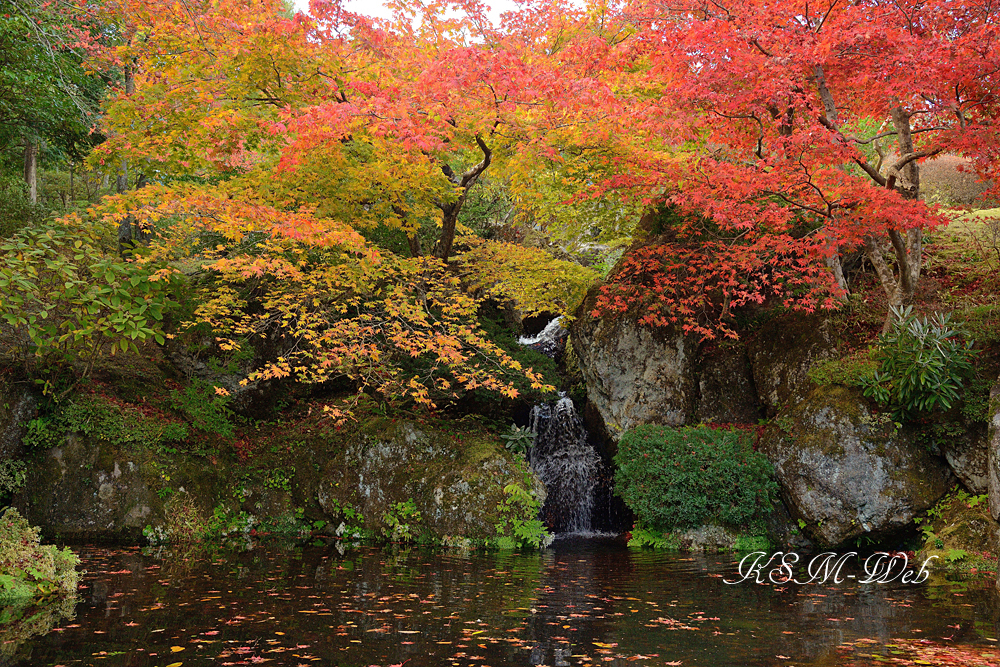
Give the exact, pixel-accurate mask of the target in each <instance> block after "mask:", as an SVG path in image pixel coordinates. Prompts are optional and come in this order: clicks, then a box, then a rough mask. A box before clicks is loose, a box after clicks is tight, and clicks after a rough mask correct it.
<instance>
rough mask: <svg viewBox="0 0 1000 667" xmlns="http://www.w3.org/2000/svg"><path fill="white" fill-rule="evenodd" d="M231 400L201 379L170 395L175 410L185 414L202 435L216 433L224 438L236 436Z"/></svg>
mask: <svg viewBox="0 0 1000 667" xmlns="http://www.w3.org/2000/svg"><path fill="white" fill-rule="evenodd" d="M229 400H230V397H229V394H228V393H222V394H220V393H217V392H216V389H215V385H213V384H212V383H211V382H208V381H206V380H201V379H195V380H192V382H191V384H189V385H188V386H187V387H185V388H184V389H182V390H179V391H172V392H171V393H170V402H171V404H172V405H173V407H174V409H176V410H179V411H180V412H182V413H184V416H185V417H187V419H188V421H190V422H191V425H192V426H194V427H195V428H196V429H198V430H199V431H201V432H202V433H214V434H216V435H219V436H221V437H223V438H232V437H233V436H234V435H235V434H236V429H235V427H234V426H233V423H232V421H231V420H232V417H233V412H232V410H230V409H229V407H228V405H229Z"/></svg>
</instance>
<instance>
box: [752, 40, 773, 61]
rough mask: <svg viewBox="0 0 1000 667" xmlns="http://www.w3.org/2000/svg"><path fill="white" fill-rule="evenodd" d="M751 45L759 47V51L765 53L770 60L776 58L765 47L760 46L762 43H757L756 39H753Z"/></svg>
mask: <svg viewBox="0 0 1000 667" xmlns="http://www.w3.org/2000/svg"><path fill="white" fill-rule="evenodd" d="M750 43H751V44H753V45H754V46H755V47H757V50H758V51H760V52H761V53H763V54H764V55H765V56H767V57H768V58H773V57H774V56H773V55H771V53H770V52H769V51H768V50H767V49H765V48H764V47H763V46H761V45H760V42H759V41H757V38H756V37H754V38H753V39H751V40H750Z"/></svg>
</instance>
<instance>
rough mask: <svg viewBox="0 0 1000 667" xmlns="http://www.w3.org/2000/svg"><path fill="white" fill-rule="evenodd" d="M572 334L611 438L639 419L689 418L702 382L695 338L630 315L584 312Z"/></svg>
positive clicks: (674, 422) (670, 421)
mask: <svg viewBox="0 0 1000 667" xmlns="http://www.w3.org/2000/svg"><path fill="white" fill-rule="evenodd" d="M585 305H586V304H585ZM584 312H587V309H584ZM571 336H572V341H573V349H574V351H575V352H576V355H577V359H578V361H579V365H580V371H581V372H582V374H583V378H584V381H585V382H586V384H587V398H588V399H589V400H590V402H591V403H592V404H593V406H594V407H595V408H597V410H598V412H599V413H600V414H601V417H602V418H603V419H604V424H605V426H606V428H607V432H608V433H609V435H610V436H611V437H612V438H614V439H615V440H617V439H618V438H619V437H620V436H621V434H622V433H624V432H625V431H627V430H628V429H630V428H632V427H633V426H638V425H639V424H663V425H665V426H681V425H683V424H686V423H687V422H688V420H689V419H690V417H691V414H692V413H693V411H694V403H695V400H696V397H697V386H698V385H697V382H696V380H695V377H694V367H695V361H696V360H695V357H694V354H695V352H696V350H697V345H696V343H695V341H692V340H689V339H687V338H684V337H683V336H678V335H671V334H668V333H665V332H662V331H658V330H654V329H651V328H649V327H645V326H642V325H640V324H639V323H638V322H637V321H636V320H635V319H634V318H631V317H628V316H623V317H619V318H594V317H590V316H589V315H584V316H582V317H580V318H578V319H577V320H576V321H575V322H574V323H573V327H572V330H571Z"/></svg>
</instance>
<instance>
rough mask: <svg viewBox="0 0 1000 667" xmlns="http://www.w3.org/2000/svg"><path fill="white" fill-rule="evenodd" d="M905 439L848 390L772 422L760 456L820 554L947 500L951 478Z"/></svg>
mask: <svg viewBox="0 0 1000 667" xmlns="http://www.w3.org/2000/svg"><path fill="white" fill-rule="evenodd" d="M912 436H913V434H912V433H911V432H910V431H909V430H908V429H907V428H903V429H901V430H897V429H896V427H895V425H894V424H893V422H892V420H891V419H888V418H882V417H879V416H872V415H871V414H870V413H869V411H868V410H867V407H866V406H865V404H864V403H863V402H862V401H861V399H860V398H859V397H858V396H857V395H856V394H854V393H852V392H851V391H850V390H848V389H846V388H843V387H821V388H819V389H817V390H816V391H814V392H813V393H812V394H811V395H810V396H809V397H808V398H807V399H806V400H804V401H802V402H800V403H798V404H797V405H795V406H793V407H791V408H789V409H787V410H785V411H783V412H782V413H781V414H779V415H778V417H777V418H776V419H775V423H774V425H772V426H771V427H770V428H769V429H768V431H767V432H766V433H765V435H764V438H763V439H762V441H761V444H760V450H761V451H762V452H764V454H765V455H766V456H767V457H768V459H770V461H771V463H773V464H774V467H775V471H776V473H777V478H778V481H779V483H780V484H781V487H782V494H783V495H784V499H785V502H786V504H787V505H788V508H789V511H790V512H791V514H792V517H793V518H796V519H799V518H801V519H803V520H804V521H805V522H806V524H807V525H806V531H807V533H808V534H809V535H810V537H812V538H813V539H814V540H815V541H816V542H817V543H818V544H819V545H820V546H824V547H825V546H836V545H840V544H843V543H844V542H846V541H848V540H852V539H854V538H856V537H860V536H862V535H867V536H871V537H873V538H876V537H879V536H883V535H886V534H888V533H891V532H893V531H896V530H899V529H902V528H906V527H910V526H912V522H913V517H914V516H915V515H916V514H917V513H918V512H921V511H923V510H926V509H927V508H929V507H931V506H933V505H934V503H935V502H937V501H938V500H939V499H940V498H941V496H943V495H944V494H945V492H947V490H948V488H949V486H950V485H951V483H952V482H953V481H954V478H953V477H952V475H951V471H950V470H949V469H948V467H947V466H946V465H945V464H944V463H943V462H942V461H941V460H940V459H938V458H937V457H934V456H932V455H931V454H929V453H928V452H927V451H926V450H925V449H924V448H923V447H922V446H920V445H917V444H914V438H913V437H912Z"/></svg>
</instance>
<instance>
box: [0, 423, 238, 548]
mask: <svg viewBox="0 0 1000 667" xmlns="http://www.w3.org/2000/svg"><path fill="white" fill-rule="evenodd" d="M228 488H229V487H228V485H227V484H225V483H223V482H222V480H221V479H220V477H219V475H218V473H217V471H216V470H215V468H214V467H213V466H211V465H209V464H208V462H207V461H199V462H192V461H184V462H183V463H182V464H178V465H177V466H171V467H169V468H168V467H166V466H165V465H163V463H161V462H158V461H156V460H155V459H154V458H153V457H152V456H151V455H150V453H149V452H128V451H125V450H124V449H123V448H120V447H116V446H114V445H112V444H110V443H107V442H103V441H100V440H96V439H92V438H87V437H85V436H82V435H80V434H77V433H71V434H68V435H67V436H66V437H65V439H64V440H63V442H62V444H61V445H60V446H58V447H53V448H51V449H49V450H46V451H44V452H39V453H37V454H36V455H35V457H34V459H33V460H32V461H31V463H30V465H29V467H28V480H27V483H26V485H25V488H24V490H23V491H21V492H20V493H19V494H18V495H17V496H16V497H15V498H14V503H13V504H14V506H15V507H16V508H17V509H18V510H20V511H21V513H22V514H24V516H25V518H27V519H28V521H29V522H30V523H31V524H32V525H37V526H41V527H42V528H43V530H45V531H46V533H49V534H53V533H54V534H57V535H60V536H62V537H69V538H75V539H107V538H113V539H124V540H129V541H134V540H136V539H138V538H139V536H140V535H141V534H142V530H143V528H144V527H145V526H147V525H154V526H156V525H160V524H163V523H164V521H165V516H164V505H165V499H166V498H167V497H168V495H167V493H165V491H166V490H168V489H169V491H170V493H184V494H190V495H191V496H192V497H193V498H194V499H195V500H196V503H197V505H198V506H199V509H201V511H202V512H203V513H205V514H211V510H212V508H213V507H214V504H215V503H216V502H217V501H218V499H219V498H220V497H223V496H224V495H228Z"/></svg>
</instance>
